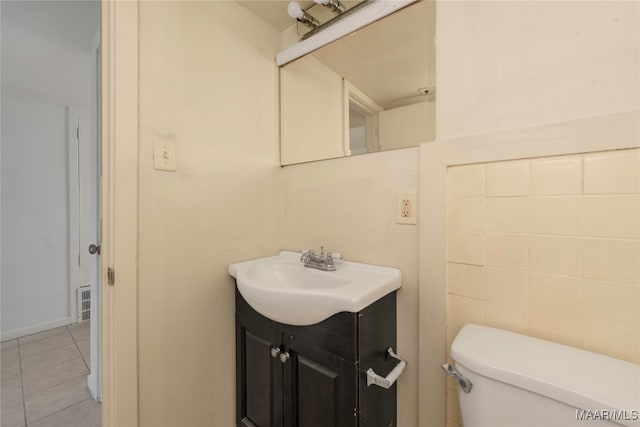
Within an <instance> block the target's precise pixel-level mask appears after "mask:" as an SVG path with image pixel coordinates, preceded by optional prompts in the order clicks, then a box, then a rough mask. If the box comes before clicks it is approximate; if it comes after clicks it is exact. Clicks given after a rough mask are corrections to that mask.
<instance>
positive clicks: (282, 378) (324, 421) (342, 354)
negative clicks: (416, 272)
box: [236, 288, 396, 427]
mask: <svg viewBox="0 0 640 427" xmlns="http://www.w3.org/2000/svg"><path fill="white" fill-rule="evenodd" d="M389 347H392V348H394V349H395V348H396V297H395V292H393V293H391V294H389V295H387V296H385V297H383V298H382V299H380V300H378V301H376V302H375V303H373V304H371V305H370V306H369V307H367V308H365V309H364V310H362V311H361V312H359V313H347V312H343V313H338V314H336V315H334V316H332V317H330V318H329V319H326V320H324V321H322V322H320V323H317V324H315V325H310V326H292V325H285V324H282V323H278V322H274V321H272V320H270V319H267V318H266V317H264V316H262V315H260V314H259V313H257V312H256V311H255V310H253V308H251V306H249V304H248V303H247V302H246V301H245V300H244V298H243V297H242V295H240V292H238V290H237V288H236V416H237V425H238V426H257V427H276V426H278V427H280V426H287V427H293V426H302V427H331V426H336V427H342V426H345V427H346V426H385V427H388V426H395V425H396V385H395V384H394V385H393V386H392V387H391V388H390V389H388V390H385V389H383V388H380V387H377V386H370V387H367V378H366V371H367V369H369V368H373V369H374V371H375V372H376V373H378V374H380V375H383V376H384V375H386V374H387V373H388V372H389V371H391V369H393V367H394V366H395V363H396V362H395V361H394V360H393V359H391V358H389V357H388V356H387V352H386V350H387V348H389Z"/></svg>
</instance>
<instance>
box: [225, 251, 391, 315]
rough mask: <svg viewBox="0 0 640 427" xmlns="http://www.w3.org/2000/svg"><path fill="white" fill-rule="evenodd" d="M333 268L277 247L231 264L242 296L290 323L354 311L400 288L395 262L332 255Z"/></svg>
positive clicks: (265, 312) (263, 310)
mask: <svg viewBox="0 0 640 427" xmlns="http://www.w3.org/2000/svg"><path fill="white" fill-rule="evenodd" d="M336 267H337V270H336V271H321V270H316V269H314V268H308V267H305V266H304V265H303V264H302V263H301V262H300V254H298V253H295V252H287V251H282V252H280V253H279V254H278V255H276V256H272V257H267V258H259V259H254V260H251V261H246V262H240V263H237V264H231V265H230V266H229V274H230V275H232V276H233V277H235V278H236V283H237V285H238V290H239V291H240V294H242V296H243V297H244V299H245V300H246V301H247V302H248V303H249V305H251V307H253V309H254V310H256V311H257V312H258V313H260V314H262V315H263V316H265V317H267V318H269V319H271V320H275V321H276V322H280V323H286V324H289V325H296V326H302V325H313V324H314V323H318V322H321V321H323V320H325V319H327V318H329V317H331V316H333V315H334V314H336V313H340V312H342V311H349V312H352V313H357V312H358V311H360V310H362V309H364V308H365V307H367V306H368V305H370V304H371V303H373V302H375V301H377V300H378V299H380V298H382V297H383V296H385V295H387V294H388V293H390V292H392V291H394V290H396V289H398V288H400V286H401V279H402V276H401V273H400V270H398V269H397V268H390V267H380V266H376V265H368V264H361V263H357V262H350V261H336Z"/></svg>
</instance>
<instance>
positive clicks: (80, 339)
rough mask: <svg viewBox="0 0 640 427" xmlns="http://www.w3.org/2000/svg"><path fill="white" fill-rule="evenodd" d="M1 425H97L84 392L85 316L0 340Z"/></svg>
mask: <svg viewBox="0 0 640 427" xmlns="http://www.w3.org/2000/svg"><path fill="white" fill-rule="evenodd" d="M0 347H1V349H2V350H1V351H2V354H1V357H0V363H1V367H0V382H1V388H0V397H1V402H0V426H1V427H25V426H28V427H31V426H33V427H54V426H60V427H99V426H100V425H101V408H100V404H99V403H95V402H94V401H93V400H91V398H90V397H89V392H88V391H87V375H88V374H89V365H90V364H89V322H88V321H87V322H82V323H77V324H74V325H69V326H63V327H61V328H56V329H51V330H49V331H45V332H41V333H38V334H33V335H29V336H26V337H22V338H18V339H15V340H11V341H5V342H3V343H2V344H0Z"/></svg>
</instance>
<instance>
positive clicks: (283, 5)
mask: <svg viewBox="0 0 640 427" xmlns="http://www.w3.org/2000/svg"><path fill="white" fill-rule="evenodd" d="M236 1H237V2H238V4H240V6H242V7H244V8H245V9H247V10H248V11H249V12H251V13H253V14H254V15H256V16H257V17H258V18H260V19H262V20H263V21H265V22H266V23H267V24H269V25H271V26H272V27H274V28H275V29H277V30H278V31H284V30H285V29H287V28H288V27H290V26H291V25H293V24H295V21H294V20H293V19H291V18H290V17H289V15H288V14H287V5H288V4H289V0H236ZM298 3H300V6H302V8H303V9H307V8H308V7H309V6H311V5H313V3H314V1H313V0H304V1H300V0H299V1H298Z"/></svg>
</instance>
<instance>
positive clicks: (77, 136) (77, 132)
mask: <svg viewBox="0 0 640 427" xmlns="http://www.w3.org/2000/svg"><path fill="white" fill-rule="evenodd" d="M76 138H78V140H80V126H78V127H77V128H76Z"/></svg>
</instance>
